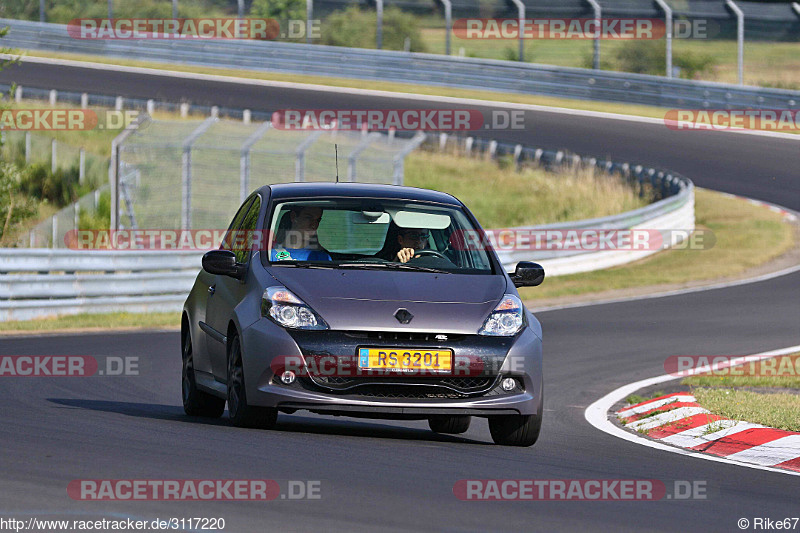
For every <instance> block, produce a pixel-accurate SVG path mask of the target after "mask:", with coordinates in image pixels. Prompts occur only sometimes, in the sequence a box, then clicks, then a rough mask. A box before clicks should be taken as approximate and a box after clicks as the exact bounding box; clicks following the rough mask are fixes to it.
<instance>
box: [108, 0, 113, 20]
mask: <svg viewBox="0 0 800 533" xmlns="http://www.w3.org/2000/svg"><path fill="white" fill-rule="evenodd" d="M113 18H114V0H108V20H111V19H113Z"/></svg>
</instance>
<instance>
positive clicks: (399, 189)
mask: <svg viewBox="0 0 800 533" xmlns="http://www.w3.org/2000/svg"><path fill="white" fill-rule="evenodd" d="M259 191H261V192H262V193H263V194H270V193H271V196H272V198H273V199H283V198H292V199H296V198H315V197H320V196H325V197H343V198H391V199H398V200H416V201H421V202H437V203H442V204H450V205H455V206H461V202H459V201H458V200H457V199H456V198H455V197H453V196H451V195H449V194H447V193H443V192H439V191H432V190H430V189H418V188H417V187H403V186H400V185H381V184H372V183H332V182H299V183H298V182H295V183H277V184H273V185H265V186H263V187H261V189H259Z"/></svg>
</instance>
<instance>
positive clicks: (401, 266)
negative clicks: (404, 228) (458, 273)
mask: <svg viewBox="0 0 800 533" xmlns="http://www.w3.org/2000/svg"><path fill="white" fill-rule="evenodd" d="M336 267H337V268H364V269H369V268H383V269H386V270H412V271H415V272H433V273H434V274H451V272H448V271H447V270H440V269H438V268H429V267H422V266H417V265H409V264H407V263H339V264H338V265H336Z"/></svg>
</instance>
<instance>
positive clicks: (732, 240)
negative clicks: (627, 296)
mask: <svg viewBox="0 0 800 533" xmlns="http://www.w3.org/2000/svg"><path fill="white" fill-rule="evenodd" d="M695 209H696V225H697V227H698V228H703V229H707V230H711V231H712V232H713V234H714V237H715V239H716V242H715V243H714V246H713V247H712V248H710V249H703V250H697V249H689V248H686V249H674V250H667V251H664V252H660V253H657V254H654V255H652V256H650V257H648V258H645V259H642V260H640V261H637V262H635V263H631V264H628V265H623V266H619V267H614V268H610V269H607V270H599V271H596V272H587V273H583V274H573V275H569V276H558V277H555V278H549V279H545V282H544V283H543V284H542V285H541V286H539V287H530V288H524V289H521V290H520V294H521V295H522V298H523V299H524V300H528V301H534V302H535V301H536V300H543V299H550V298H558V297H562V296H574V295H578V294H586V293H599V292H603V291H607V290H613V289H628V288H635V287H646V286H653V285H659V284H681V283H687V282H690V281H697V280H712V279H717V278H720V277H725V276H735V275H737V274H741V273H742V272H744V271H746V270H747V269H749V268H752V267H755V266H758V265H761V264H763V263H765V262H767V261H769V260H771V259H774V258H776V257H778V256H779V255H781V254H782V253H784V252H786V251H787V250H789V249H790V248H791V247H792V246H793V244H794V236H793V234H792V227H791V226H790V225H789V224H786V223H785V222H784V221H783V218H782V216H781V215H780V214H778V213H773V212H772V211H769V210H767V209H764V208H763V207H759V206H755V205H751V204H749V203H747V202H745V201H744V200H741V199H738V198H731V197H727V196H725V195H722V194H720V193H716V192H713V191H708V190H703V189H697V190H696V206H695ZM533 259H534V260H535V258H533Z"/></svg>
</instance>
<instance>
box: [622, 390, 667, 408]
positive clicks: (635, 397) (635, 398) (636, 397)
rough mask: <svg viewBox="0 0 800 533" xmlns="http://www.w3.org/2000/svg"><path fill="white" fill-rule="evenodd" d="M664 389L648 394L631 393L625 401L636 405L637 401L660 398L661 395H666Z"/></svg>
mask: <svg viewBox="0 0 800 533" xmlns="http://www.w3.org/2000/svg"><path fill="white" fill-rule="evenodd" d="M664 394H665V392H664V391H656V392H654V393H652V394H650V395H648V396H642V395H640V394H631V395H630V396H628V397H627V398H625V401H626V402H627V404H628V405H636V404H637V403H642V402H646V401H647V400H652V399H653V398H658V397H659V396H664Z"/></svg>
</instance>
